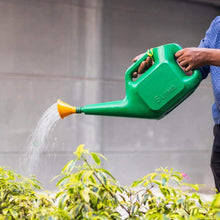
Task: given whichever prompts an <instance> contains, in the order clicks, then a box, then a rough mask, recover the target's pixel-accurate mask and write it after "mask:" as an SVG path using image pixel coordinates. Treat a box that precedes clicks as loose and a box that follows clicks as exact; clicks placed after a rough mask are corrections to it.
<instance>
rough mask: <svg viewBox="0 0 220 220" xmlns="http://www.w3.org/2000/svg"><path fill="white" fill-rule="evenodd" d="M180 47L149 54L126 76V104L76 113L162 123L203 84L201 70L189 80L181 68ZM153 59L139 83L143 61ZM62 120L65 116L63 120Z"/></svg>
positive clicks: (91, 107)
mask: <svg viewBox="0 0 220 220" xmlns="http://www.w3.org/2000/svg"><path fill="white" fill-rule="evenodd" d="M180 49H182V48H181V47H180V46H179V45H178V44H166V45H162V46H159V47H155V48H153V49H151V50H150V51H147V52H146V53H145V54H144V55H143V56H142V57H141V58H140V59H139V60H137V61H136V62H135V63H133V64H132V65H131V66H130V67H129V68H128V69H127V71H126V73H125V89H126V95H125V98H124V99H123V100H119V101H113V102H106V103H99V104H93V105H85V106H84V107H74V113H85V114H92V115H106V116H121V117H135V118H149V119H160V118H162V117H164V116H165V115H166V114H168V113H169V112H170V111H172V110H173V109H174V108H175V107H176V106H178V105H179V104H180V103H181V102H183V101H184V100H185V99H186V98H187V97H188V96H189V95H190V94H192V93H193V91H194V90H195V89H196V88H197V87H198V85H199V84H200V82H201V74H200V71H199V70H194V71H193V74H192V75H191V76H187V75H186V74H185V72H184V71H183V70H182V69H181V68H180V67H179V65H178V63H177V62H176V59H175V56H174V55H175V53H176V52H177V51H178V50H180ZM148 56H151V57H152V59H153V60H154V64H153V65H152V66H151V67H150V68H149V69H148V70H147V71H146V72H144V73H143V74H142V75H141V76H140V77H139V78H138V79H136V80H134V79H133V77H132V76H133V73H134V72H137V69H138V67H139V66H140V64H141V63H142V61H144V60H146V58H147V57H148ZM61 117H62V116H61Z"/></svg>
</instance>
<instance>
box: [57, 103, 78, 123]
mask: <svg viewBox="0 0 220 220" xmlns="http://www.w3.org/2000/svg"><path fill="white" fill-rule="evenodd" d="M57 109H58V112H59V115H60V117H61V118H62V119H63V118H65V117H66V116H68V115H71V114H75V113H76V107H75V106H71V105H69V104H67V103H65V102H63V101H61V100H60V99H58V100H57Z"/></svg>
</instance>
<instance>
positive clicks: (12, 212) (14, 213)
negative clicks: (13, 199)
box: [9, 209, 18, 219]
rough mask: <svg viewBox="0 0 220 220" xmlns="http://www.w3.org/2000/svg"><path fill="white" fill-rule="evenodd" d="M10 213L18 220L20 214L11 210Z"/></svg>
mask: <svg viewBox="0 0 220 220" xmlns="http://www.w3.org/2000/svg"><path fill="white" fill-rule="evenodd" d="M9 212H10V213H11V215H12V216H13V217H14V218H15V219H17V218H18V213H17V212H16V211H15V210H13V209H9Z"/></svg>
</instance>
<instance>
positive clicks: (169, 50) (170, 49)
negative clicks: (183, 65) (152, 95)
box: [125, 44, 201, 84]
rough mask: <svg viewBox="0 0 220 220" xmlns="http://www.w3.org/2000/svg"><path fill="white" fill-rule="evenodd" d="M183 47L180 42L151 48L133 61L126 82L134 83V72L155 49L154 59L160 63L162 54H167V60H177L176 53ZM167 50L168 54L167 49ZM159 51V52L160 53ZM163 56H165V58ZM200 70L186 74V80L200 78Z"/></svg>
mask: <svg viewBox="0 0 220 220" xmlns="http://www.w3.org/2000/svg"><path fill="white" fill-rule="evenodd" d="M181 49H182V47H181V46H179V45H178V44H167V45H162V46H159V47H156V48H153V49H150V50H148V51H146V52H145V54H144V55H143V56H142V57H141V58H140V59H138V60H137V61H136V62H135V63H133V64H132V65H131V66H130V67H129V68H128V69H127V71H126V73H125V82H126V83H127V84H130V83H133V73H134V72H137V70H138V67H139V66H140V65H141V63H142V62H143V61H144V60H146V59H147V57H148V56H150V57H151V58H152V57H153V51H154V53H156V54H154V57H153V58H154V61H155V63H158V62H160V59H161V58H160V55H159V54H161V56H165V57H166V59H167V60H171V61H172V62H173V61H175V57H174V55H175V53H176V52H177V51H178V50H181ZM164 50H166V54H164V53H165V51H164ZM158 53H159V54H158ZM165 57H163V58H165ZM200 75H201V74H200V71H199V70H193V74H192V75H191V76H187V75H185V80H184V81H185V82H189V81H190V80H194V79H196V78H200Z"/></svg>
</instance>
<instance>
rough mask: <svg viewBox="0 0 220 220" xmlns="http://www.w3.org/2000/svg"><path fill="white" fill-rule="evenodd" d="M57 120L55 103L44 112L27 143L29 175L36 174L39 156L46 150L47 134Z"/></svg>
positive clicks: (57, 114) (58, 117)
mask: <svg viewBox="0 0 220 220" xmlns="http://www.w3.org/2000/svg"><path fill="white" fill-rule="evenodd" d="M59 119H60V116H59V113H58V110H57V103H54V104H53V105H52V106H51V107H50V108H48V109H47V110H46V111H45V112H44V114H43V116H42V117H41V119H40V120H39V121H38V123H37V126H36V128H35V130H34V132H33V133H32V134H31V136H30V138H29V141H28V149H27V155H26V156H27V157H26V159H27V163H28V173H29V174H33V172H36V168H37V166H38V163H39V158H40V154H41V153H42V152H43V151H45V150H46V148H47V146H48V138H49V134H50V133H51V131H52V130H53V128H54V127H55V125H56V122H57V121H58V120H59Z"/></svg>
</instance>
